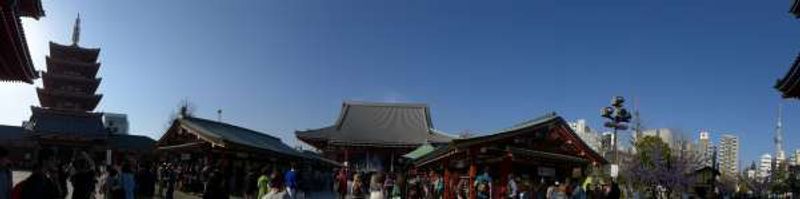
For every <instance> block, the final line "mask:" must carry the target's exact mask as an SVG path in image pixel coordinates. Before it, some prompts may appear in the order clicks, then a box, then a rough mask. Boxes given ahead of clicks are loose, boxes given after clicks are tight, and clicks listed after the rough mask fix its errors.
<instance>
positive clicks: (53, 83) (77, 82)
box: [42, 72, 102, 95]
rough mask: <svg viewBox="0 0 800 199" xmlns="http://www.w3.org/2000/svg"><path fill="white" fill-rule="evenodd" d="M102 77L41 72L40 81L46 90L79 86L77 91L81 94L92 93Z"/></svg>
mask: <svg viewBox="0 0 800 199" xmlns="http://www.w3.org/2000/svg"><path fill="white" fill-rule="evenodd" d="M101 81H102V78H84V77H80V76H72V75H64V74H54V73H49V72H42V82H44V89H46V90H64V87H67V86H73V87H76V88H80V89H79V90H78V91H77V92H80V93H83V94H89V95H91V94H94V92H95V91H97V87H98V86H99V85H100V82H101Z"/></svg>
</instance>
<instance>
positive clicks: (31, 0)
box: [7, 0, 44, 20]
mask: <svg viewBox="0 0 800 199" xmlns="http://www.w3.org/2000/svg"><path fill="white" fill-rule="evenodd" d="M7 2H8V3H10V2H12V1H7ZM16 2H17V10H18V11H19V16H23V17H31V18H34V19H37V20H38V19H39V17H43V16H44V9H43V8H42V1H41V0H17V1H16Z"/></svg>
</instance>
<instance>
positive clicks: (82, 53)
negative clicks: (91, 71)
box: [50, 42, 100, 63]
mask: <svg viewBox="0 0 800 199" xmlns="http://www.w3.org/2000/svg"><path fill="white" fill-rule="evenodd" d="M98 55H100V49H99V48H84V47H80V46H78V45H69V46H65V45H61V44H57V43H54V42H50V57H53V58H59V59H71V60H75V61H79V62H85V63H95V62H97V56H98Z"/></svg>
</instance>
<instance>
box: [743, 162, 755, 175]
mask: <svg viewBox="0 0 800 199" xmlns="http://www.w3.org/2000/svg"><path fill="white" fill-rule="evenodd" d="M757 173H758V167H756V161H753V162H752V163H751V164H750V166H749V167H747V168H746V169H745V170H744V173H743V175H744V176H745V177H746V178H747V179H755V178H756V177H757V176H756V174H757Z"/></svg>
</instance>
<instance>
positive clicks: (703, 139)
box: [696, 131, 717, 166]
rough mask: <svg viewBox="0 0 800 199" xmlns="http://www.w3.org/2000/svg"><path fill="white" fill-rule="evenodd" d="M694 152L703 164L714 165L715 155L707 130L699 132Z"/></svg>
mask: <svg viewBox="0 0 800 199" xmlns="http://www.w3.org/2000/svg"><path fill="white" fill-rule="evenodd" d="M696 153H697V155H698V156H699V157H700V161H701V163H702V164H703V165H704V166H714V165H713V163H714V161H715V159H716V158H717V157H714V144H713V142H712V141H711V134H710V133H709V132H708V131H701V132H700V139H699V140H698V141H697V148H696Z"/></svg>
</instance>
